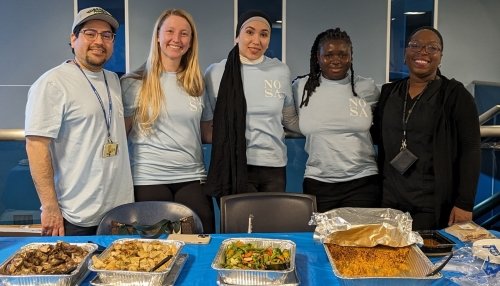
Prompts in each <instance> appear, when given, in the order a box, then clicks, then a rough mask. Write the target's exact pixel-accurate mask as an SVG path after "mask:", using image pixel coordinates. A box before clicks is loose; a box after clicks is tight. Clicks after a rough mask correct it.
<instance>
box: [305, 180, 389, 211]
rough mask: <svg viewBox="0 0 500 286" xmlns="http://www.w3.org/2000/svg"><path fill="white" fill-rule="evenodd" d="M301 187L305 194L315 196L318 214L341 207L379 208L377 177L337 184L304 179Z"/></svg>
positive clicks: (379, 193)
mask: <svg viewBox="0 0 500 286" xmlns="http://www.w3.org/2000/svg"><path fill="white" fill-rule="evenodd" d="M302 187H303V191H304V193H305V194H310V195H315V196H316V203H317V205H318V212H326V211H329V210H331V209H335V208H341V207H360V208H376V207H380V198H381V188H380V182H379V176H378V175H373V176H367V177H363V178H359V179H355V180H352V181H347V182H339V183H325V182H321V181H318V180H314V179H311V178H304V182H303V184H302Z"/></svg>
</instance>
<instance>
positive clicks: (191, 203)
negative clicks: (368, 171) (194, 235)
mask: <svg viewBox="0 0 500 286" xmlns="http://www.w3.org/2000/svg"><path fill="white" fill-rule="evenodd" d="M134 197H135V201H136V202H141V201H171V202H177V203H180V204H183V205H185V206H187V207H189V208H190V209H192V210H193V211H194V212H195V213H196V214H197V215H198V216H199V217H200V219H201V222H202V223H203V231H204V232H205V233H214V232H215V220H214V210H213V205H212V200H211V198H210V197H207V196H206V195H205V194H204V193H203V190H202V185H201V184H200V181H191V182H183V183H176V184H163V185H147V186H134Z"/></svg>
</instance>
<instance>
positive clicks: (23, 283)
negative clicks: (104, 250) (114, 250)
mask: <svg viewBox="0 0 500 286" xmlns="http://www.w3.org/2000/svg"><path fill="white" fill-rule="evenodd" d="M56 244H57V242H54V243H51V242H43V243H30V244H27V245H25V246H23V247H22V248H21V249H19V251H17V252H16V253H14V254H13V255H12V256H11V257H9V258H8V259H7V260H5V262H3V263H2V264H1V265H0V269H2V270H3V269H4V268H5V267H6V266H7V264H8V263H9V261H10V260H11V259H12V258H14V256H15V255H16V254H18V253H21V252H24V251H27V250H33V249H38V248H40V247H41V246H42V245H56ZM69 244H71V245H76V246H79V247H81V248H83V249H85V250H87V251H88V254H87V255H86V256H85V258H84V259H83V260H82V262H81V263H80V264H79V265H78V266H77V268H76V269H75V270H73V271H72V272H71V273H69V274H59V275H55V274H54V275H53V274H48V275H45V274H37V275H3V274H0V285H16V286H17V285H19V286H35V285H37V286H38V285H40V286H49V285H51V286H52V285H55V286H66V285H68V286H69V285H75V284H76V283H77V282H78V281H80V280H81V279H82V278H83V277H84V276H85V275H86V272H87V264H88V261H89V259H90V256H91V255H92V253H93V252H94V251H95V250H96V249H97V245H96V244H94V243H69Z"/></svg>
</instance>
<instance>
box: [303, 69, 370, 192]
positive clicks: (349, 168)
mask: <svg viewBox="0 0 500 286" xmlns="http://www.w3.org/2000/svg"><path fill="white" fill-rule="evenodd" d="M350 79H351V76H350V75H348V76H347V77H346V78H345V79H342V80H328V79H326V78H324V77H321V78H320V81H321V84H320V86H318V87H316V91H315V92H314V93H313V94H312V95H311V97H310V98H309V104H308V105H307V106H305V105H304V106H302V108H299V106H300V103H301V101H302V92H303V90H304V85H305V83H306V81H307V77H305V78H301V79H298V80H297V81H295V82H294V84H293V93H294V97H295V102H296V105H297V111H298V113H299V119H300V121H299V125H300V131H301V133H302V134H303V135H304V136H305V137H306V144H305V150H306V152H307V153H308V154H309V158H308V159H307V163H306V170H305V174H304V177H306V178H312V179H315V180H318V181H322V182H327V183H335V182H345V181H350V180H354V179H357V178H361V177H365V176H370V175H375V174H377V173H378V169H377V164H376V161H375V151H374V148H373V143H372V139H371V136H370V127H371V125H372V120H373V117H372V108H373V107H374V106H375V104H376V103H377V101H378V98H379V96H380V93H379V91H378V89H377V87H376V86H375V83H374V82H373V80H371V79H367V78H363V77H360V76H355V77H354V83H355V85H354V86H355V90H356V93H357V94H358V96H354V94H353V93H352V89H351V80H350Z"/></svg>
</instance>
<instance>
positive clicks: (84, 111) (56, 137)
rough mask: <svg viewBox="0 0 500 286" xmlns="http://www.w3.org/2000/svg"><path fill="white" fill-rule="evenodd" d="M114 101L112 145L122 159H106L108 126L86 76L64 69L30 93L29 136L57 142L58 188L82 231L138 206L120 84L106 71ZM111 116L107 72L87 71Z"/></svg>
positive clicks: (42, 80) (71, 219)
mask: <svg viewBox="0 0 500 286" xmlns="http://www.w3.org/2000/svg"><path fill="white" fill-rule="evenodd" d="M105 73H106V79H107V82H108V85H109V91H110V95H111V100H112V119H111V128H110V132H111V139H112V140H113V142H115V143H118V154H117V155H116V156H113V157H107V158H103V156H102V152H103V147H104V144H105V143H106V142H107V137H108V136H107V129H106V123H105V122H106V121H105V119H104V114H103V110H102V108H101V105H100V104H99V101H98V99H97V97H96V95H95V94H94V92H93V91H92V88H91V86H90V84H89V82H88V81H87V79H85V77H84V75H83V74H82V72H81V71H80V70H79V69H78V67H77V66H76V65H75V64H73V63H71V62H70V63H63V64H61V65H59V66H57V67H55V68H53V69H51V70H49V71H48V72H46V73H45V74H43V75H42V76H41V77H40V78H39V79H38V80H37V81H36V82H35V83H34V84H33V85H32V86H31V88H30V91H29V93H28V102H27V104H26V117H25V134H26V135H36V136H43V137H49V138H53V141H52V142H51V144H50V153H51V156H52V167H53V169H54V184H55V190H56V194H57V199H58V201H59V206H60V208H61V212H62V215H63V217H64V218H65V219H66V220H68V221H69V222H70V223H72V224H75V225H79V226H84V227H87V226H95V225H98V224H99V222H100V220H101V218H102V216H103V215H104V214H105V213H106V212H107V211H109V210H110V209H112V208H114V207H116V206H119V205H122V204H126V203H131V202H133V201H134V192H133V185H132V176H131V173H130V165H129V161H128V148H127V136H126V133H125V124H124V118H123V105H122V97H121V93H120V82H119V80H118V76H117V75H116V74H115V73H112V72H109V71H105ZM85 74H86V75H87V77H88V79H89V80H90V81H91V82H92V84H93V85H94V86H95V88H96V89H97V91H98V93H99V95H100V97H101V99H102V102H103V105H104V108H105V111H106V116H107V117H108V116H109V100H108V93H107V90H106V85H105V83H104V75H103V72H91V71H87V70H85Z"/></svg>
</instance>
